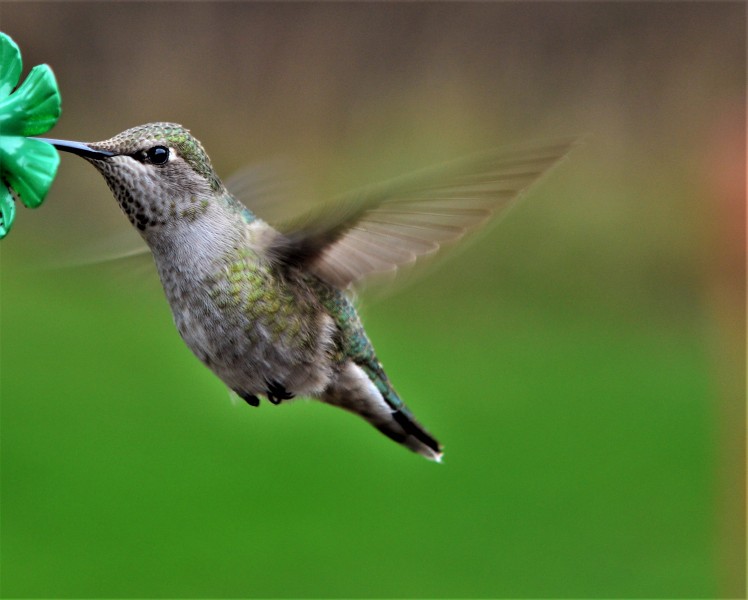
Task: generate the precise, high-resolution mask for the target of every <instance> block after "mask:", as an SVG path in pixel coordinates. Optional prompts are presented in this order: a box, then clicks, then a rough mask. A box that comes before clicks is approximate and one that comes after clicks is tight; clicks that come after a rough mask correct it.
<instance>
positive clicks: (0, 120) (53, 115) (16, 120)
mask: <svg viewBox="0 0 748 600" xmlns="http://www.w3.org/2000/svg"><path fill="white" fill-rule="evenodd" d="M60 104H61V102H60V93H59V92H58V91H57V82H56V81H55V76H54V73H52V69H50V68H49V67H48V66H47V65H37V66H36V67H34V68H33V69H31V72H30V73H29V76H28V77H27V78H26V81H24V82H23V83H22V84H21V86H20V87H19V88H18V89H17V90H16V91H15V92H13V93H12V94H11V95H10V96H8V97H7V98H6V99H5V100H0V135H3V136H7V135H22V136H26V135H39V134H40V133H45V132H47V131H49V130H50V129H52V127H54V126H55V123H57V119H59V118H60V112H61V110H60Z"/></svg>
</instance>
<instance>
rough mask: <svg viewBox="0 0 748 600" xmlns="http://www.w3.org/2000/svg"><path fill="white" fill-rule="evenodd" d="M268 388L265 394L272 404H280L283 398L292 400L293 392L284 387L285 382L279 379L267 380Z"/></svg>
mask: <svg viewBox="0 0 748 600" xmlns="http://www.w3.org/2000/svg"><path fill="white" fill-rule="evenodd" d="M266 383H267V386H268V389H267V392H266V393H265V395H266V396H267V399H268V402H270V403H271V404H280V403H281V402H282V401H283V400H290V399H291V398H293V396H294V395H293V394H292V393H291V392H289V391H288V390H286V388H284V387H283V384H281V383H278V382H277V381H268V382H266Z"/></svg>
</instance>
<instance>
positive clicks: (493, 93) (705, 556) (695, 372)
mask: <svg viewBox="0 0 748 600" xmlns="http://www.w3.org/2000/svg"><path fill="white" fill-rule="evenodd" d="M745 23H746V7H745V5H743V4H742V3H712V2H710V3H696V2H694V3H651V4H650V3H609V2H605V3H579V4H577V3H530V2H524V3H522V2H519V3H496V4H491V3H436V4H432V3H403V4H399V3H325V4H318V3H300V4H296V3H278V4H275V3H269V4H261V3H87V2H78V3H34V2H28V3H7V2H4V3H2V5H0V29H2V31H4V32H6V33H8V34H9V35H11V36H12V37H13V38H14V39H15V40H16V42H17V43H18V44H19V46H20V48H21V51H22V53H23V58H24V65H25V68H26V69H28V68H30V67H31V66H33V65H34V64H38V63H42V62H47V63H49V64H51V65H52V67H53V68H54V71H55V73H56V75H57V78H58V81H59V85H60V88H61V91H62V97H63V116H62V119H61V120H60V123H59V125H58V126H57V127H56V128H55V129H54V131H53V132H51V135H52V136H54V137H60V138H67V139H79V140H98V139H104V138H107V137H110V136H111V135H113V134H114V133H117V132H119V131H121V130H123V129H126V128H128V127H130V126H133V125H135V124H139V123H144V122H149V121H154V120H169V121H176V122H180V123H183V124H185V125H186V126H188V127H190V128H191V129H192V131H193V133H194V134H195V135H196V136H197V137H198V138H200V139H201V140H202V142H203V143H204V145H205V146H206V148H207V150H208V151H209V153H210V154H211V156H212V158H213V162H214V165H215V167H216V168H217V170H218V171H219V173H220V174H221V175H223V176H228V175H229V174H230V173H232V172H233V171H235V170H236V169H238V168H240V167H242V166H244V165H246V164H248V163H256V162H262V161H267V160H274V159H282V160H283V161H286V162H288V163H290V164H293V165H295V168H296V169H298V171H299V172H300V173H302V174H303V177H304V178H305V181H306V182H307V183H308V188H309V189H311V190H313V191H314V194H313V195H314V196H315V197H320V198H324V197H326V196H327V195H329V194H332V193H338V192H343V191H345V190H347V189H349V188H352V187H357V186H360V185H363V184H367V183H371V182H376V181H379V180H381V179H383V178H387V177H392V176H396V175H400V174H403V173H407V172H408V171H410V170H411V169H415V168H417V167H421V166H427V165H430V164H432V163H437V162H439V161H442V160H445V159H450V158H454V157H458V156H461V155H463V154H466V153H470V152H474V151H476V150H481V149H485V148H491V147H496V146H501V145H505V144H510V145H511V144H515V143H522V142H527V141H532V140H538V141H542V140H544V139H549V138H554V137H558V136H567V135H585V136H586V138H585V143H584V145H583V146H581V147H580V148H578V149H577V150H576V151H575V152H574V154H573V155H572V156H571V157H570V158H569V160H567V161H566V162H565V163H564V164H563V165H561V166H560V167H559V168H558V169H557V170H555V171H554V172H553V173H552V174H551V175H550V176H549V177H547V178H546V179H544V180H543V181H542V183H541V184H540V185H538V186H537V187H536V188H535V189H534V190H533V192H532V193H531V194H530V195H529V196H528V198H527V199H526V201H525V202H523V203H522V204H521V205H520V206H517V207H516V208H515V209H514V210H513V211H511V213H510V214H509V215H508V216H507V218H506V219H504V220H503V221H502V222H501V224H500V225H499V226H497V227H494V228H492V229H491V230H490V231H488V232H487V233H486V234H485V235H484V236H483V237H482V238H481V239H480V240H478V241H477V242H476V243H472V244H468V245H466V246H465V247H463V248H461V252H459V253H454V255H453V256H452V257H451V260H446V261H445V262H444V264H442V265H441V266H440V268H439V269H438V270H433V272H430V273H429V274H428V276H425V277H420V278H415V279H414V280H413V281H412V282H406V283H410V284H409V285H403V286H401V287H399V288H395V289H394V290H393V292H392V293H390V294H389V296H385V297H384V298H381V299H376V300H374V299H371V300H370V299H368V298H367V296H366V294H364V295H363V297H362V299H361V302H362V311H363V314H364V318H365V320H366V323H367V326H368V330H369V332H370V335H371V338H372V339H373V341H374V343H375V345H376V347H377V350H378V353H379V355H380V357H381V359H382V361H383V362H384V364H385V366H386V367H387V369H388V371H389V373H390V375H391V377H392V379H393V381H394V382H395V384H396V386H397V387H398V389H399V390H400V391H401V393H402V395H403V397H404V398H405V399H406V400H407V401H408V403H409V405H410V406H411V408H412V409H413V410H414V412H415V413H416V414H417V415H418V417H419V419H420V420H422V422H424V423H425V424H426V425H427V426H428V428H429V429H430V430H431V431H433V432H434V433H435V434H436V435H437V436H438V437H439V438H440V439H441V440H442V441H443V443H444V444H445V446H446V458H445V463H444V464H443V465H434V464H430V463H427V462H426V461H424V460H423V459H421V458H419V457H418V456H416V455H412V454H410V453H408V452H407V451H404V450H403V449H401V448H400V447H398V446H396V445H395V444H392V443H391V442H390V441H389V440H387V439H386V438H384V437H383V436H381V435H379V434H378V433H377V432H376V431H375V430H373V429H372V428H370V427H369V426H368V425H367V424H366V423H364V422H363V421H359V420H357V419H356V418H354V417H353V416H350V415H348V414H346V413H343V412H342V411H338V410H334V409H331V408H329V407H327V406H324V405H320V404H316V403H309V402H297V403H294V404H291V405H282V406H280V407H272V406H269V405H267V404H266V403H263V405H262V406H261V407H260V408H259V409H256V410H255V409H250V408H249V407H247V406H246V405H244V404H243V403H236V402H232V401H231V399H230V398H229V395H228V394H227V392H226V391H225V389H224V387H223V386H222V384H221V383H220V382H219V381H218V380H217V379H216V378H215V377H214V376H213V375H212V374H211V373H210V372H209V371H208V370H207V369H205V368H204V367H203V366H201V365H200V364H199V363H198V362H197V360H196V359H195V358H194V357H193V356H192V355H191V354H190V353H189V351H188V350H187V348H186V347H185V346H184V345H183V344H182V342H181V340H180V339H179V336H178V334H177V333H176V331H175V329H174V328H173V325H172V323H171V316H170V313H169V310H168V307H167V305H166V302H165V300H164V299H163V297H162V295H161V292H160V290H159V287H158V283H157V282H156V281H155V277H154V274H153V273H152V272H151V273H149V274H146V275H142V274H140V273H139V274H138V275H137V276H136V277H135V276H133V274H132V273H128V269H127V268H123V265H121V264H120V265H106V264H105V265H101V266H99V267H95V268H77V269H51V270H50V269H45V268H39V265H44V264H45V263H52V262H54V261H55V260H56V259H58V258H60V257H63V256H66V255H67V254H68V253H69V252H73V251H76V249H77V248H79V247H81V246H85V245H87V244H94V245H95V244H98V243H99V242H101V241H102V240H106V239H108V238H116V239H118V236H119V233H118V232H119V231H122V230H127V227H128V225H127V223H126V220H125V218H124V217H123V216H122V215H121V214H120V212H119V209H118V208H117V206H116V204H115V203H114V201H113V200H112V198H111V196H110V194H109V192H108V190H107V189H106V186H105V184H104V183H103V181H102V180H101V179H100V178H99V176H98V175H97V174H96V173H95V171H94V170H93V169H92V168H91V167H90V166H89V165H87V164H85V162H84V161H82V160H80V159H78V158H76V157H72V156H67V155H66V156H63V157H62V160H61V166H60V170H59V175H58V178H57V180H56V182H55V184H54V186H53V188H52V191H51V193H50V195H49V197H48V199H47V202H46V203H45V205H44V206H43V207H42V208H41V209H40V210H38V211H35V212H32V211H28V210H25V209H23V208H20V209H19V213H18V215H17V218H16V223H15V227H14V230H13V231H12V232H11V234H10V236H9V237H8V238H6V239H5V240H3V242H2V248H1V252H2V267H1V268H2V274H1V277H2V278H1V283H2V290H1V295H0V299H1V300H2V313H1V316H2V321H1V325H2V331H1V335H2V337H1V342H2V347H1V350H2V358H1V360H2V362H1V363H0V366H1V367H2V383H1V385H2V387H1V388H0V391H1V392H2V505H1V508H2V521H1V524H2V556H1V558H2V589H1V590H0V591H1V592H2V595H3V597H91V598H93V597H152V598H158V597H163V598H166V597H196V598H197V597H393V598H394V597H399V598H403V597H476V598H477V597H516V598H517V597H522V598H530V597H533V598H534V597H559V598H560V597H575V598H582V597H629V598H633V597H650V598H652V597H663V598H664V597H679V598H682V597H691V598H695V597H711V598H714V597H744V594H745V587H744V586H745V578H744V568H745V553H744V545H743V535H744V532H745V520H744V509H745V502H744V498H745V496H744V493H745V484H744V481H745V480H744V477H743V468H744V460H743V459H744V442H745V440H744V430H745V409H744V403H743V400H744V381H745V380H744V370H745V351H744V335H745V319H744V316H743V313H744V309H745V297H744V283H745V282H744V274H745V270H744V267H745V236H744V231H745V209H744V191H745V167H746V157H745V141H744V138H745V131H746V122H745V72H746V59H745V41H746V40H745V38H746V29H745ZM310 197H311V196H310Z"/></svg>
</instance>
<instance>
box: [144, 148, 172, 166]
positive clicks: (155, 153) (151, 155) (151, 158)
mask: <svg viewBox="0 0 748 600" xmlns="http://www.w3.org/2000/svg"><path fill="white" fill-rule="evenodd" d="M145 156H146V159H147V160H148V162H149V163H151V164H152V165H163V164H164V163H166V162H167V161H168V160H169V149H168V148H167V147H166V146H154V147H153V148H149V149H148V150H146V152H145Z"/></svg>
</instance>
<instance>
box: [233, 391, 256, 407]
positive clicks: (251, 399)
mask: <svg viewBox="0 0 748 600" xmlns="http://www.w3.org/2000/svg"><path fill="white" fill-rule="evenodd" d="M237 394H239V397H240V398H241V399H242V400H244V401H245V402H246V403H247V404H249V405H250V406H260V399H259V398H258V397H257V396H255V395H254V394H248V393H246V392H237Z"/></svg>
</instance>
